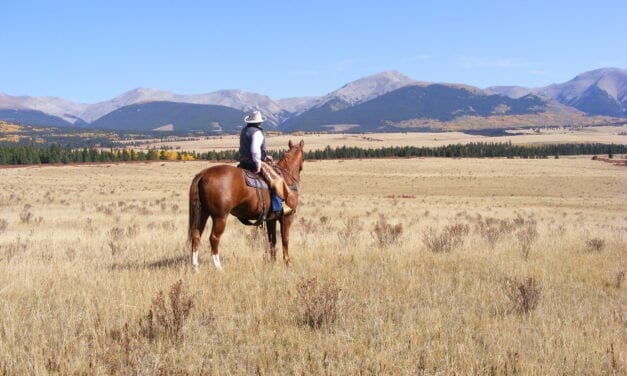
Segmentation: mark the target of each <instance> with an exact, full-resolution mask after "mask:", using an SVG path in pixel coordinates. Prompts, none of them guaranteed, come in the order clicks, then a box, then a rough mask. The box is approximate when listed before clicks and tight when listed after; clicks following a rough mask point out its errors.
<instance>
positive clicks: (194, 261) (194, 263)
mask: <svg viewBox="0 0 627 376" xmlns="http://www.w3.org/2000/svg"><path fill="white" fill-rule="evenodd" d="M198 265H199V264H198V251H196V252H192V266H193V267H194V269H198Z"/></svg>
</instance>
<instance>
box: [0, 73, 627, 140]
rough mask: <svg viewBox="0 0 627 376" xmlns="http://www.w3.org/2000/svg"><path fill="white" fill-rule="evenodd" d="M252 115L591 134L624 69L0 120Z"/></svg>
mask: <svg viewBox="0 0 627 376" xmlns="http://www.w3.org/2000/svg"><path fill="white" fill-rule="evenodd" d="M254 109H258V110H260V111H262V113H263V114H264V116H265V117H266V118H267V121H266V124H267V128H271V129H278V130H282V131H299V130H304V131H346V130H350V131H358V132H363V131H399V130H403V131H412V130H425V129H432V130H435V129H445V130H453V129H455V130H468V129H485V128H511V127H532V126H542V125H548V126H557V125H582V126H585V125H593V124H604V123H611V122H624V121H626V119H627V70H625V69H620V68H602V69H597V70H593V71H589V72H585V73H582V74H580V75H578V76H576V77H575V78H573V79H572V80H570V81H567V82H564V83H556V84H552V85H548V86H545V87H539V88H526V87H519V86H494V87H488V88H485V89H480V88H477V87H473V86H470V85H464V84H450V83H433V82H423V81H417V80H414V79H412V78H409V77H407V76H405V75H403V74H401V73H399V72H396V71H388V72H383V73H379V74H375V75H372V76H368V77H364V78H361V79H358V80H356V81H353V82H350V83H348V84H346V85H344V86H342V87H341V88H339V89H337V90H335V91H333V92H331V93H329V94H327V95H324V96H321V97H300V98H286V99H278V100H274V99H272V98H270V97H268V96H266V95H262V94H256V93H249V92H245V91H242V90H220V91H216V92H212V93H206V94H199V95H180V94H174V93H171V92H169V91H162V90H154V89H145V88H137V89H133V90H130V91H128V92H126V93H124V94H122V95H120V96H118V97H115V98H113V99H111V100H108V101H103V102H100V103H94V104H85V103H75V102H71V101H68V100H64V99H61V98H56V97H31V96H10V95H7V94H3V93H0V120H5V121H9V122H13V123H18V124H30V125H45V126H57V127H59V126H66V127H91V128H100V129H125V130H144V131H145V130H161V131H183V132H185V131H196V130H198V131H205V132H236V131H237V130H238V129H239V128H240V127H241V125H242V124H243V118H244V116H245V115H246V113H247V112H249V111H251V110H254Z"/></svg>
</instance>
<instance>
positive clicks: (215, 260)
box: [211, 255, 222, 271]
mask: <svg viewBox="0 0 627 376" xmlns="http://www.w3.org/2000/svg"><path fill="white" fill-rule="evenodd" d="M211 261H213V266H215V267H216V269H217V270H218V271H222V264H221V263H220V255H211Z"/></svg>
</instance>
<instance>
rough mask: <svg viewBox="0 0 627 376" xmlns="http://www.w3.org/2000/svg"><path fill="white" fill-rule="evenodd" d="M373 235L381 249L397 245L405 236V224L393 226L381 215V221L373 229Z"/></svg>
mask: <svg viewBox="0 0 627 376" xmlns="http://www.w3.org/2000/svg"><path fill="white" fill-rule="evenodd" d="M371 235H372V237H373V238H374V240H375V243H376V244H377V245H378V246H379V247H387V246H390V245H393V244H396V243H398V242H399V241H400V240H401V236H402V235H403V224H402V223H398V224H396V225H391V224H389V223H387V220H386V219H385V217H384V216H383V215H380V216H379V220H378V221H377V223H375V225H374V227H373V228H372V232H371Z"/></svg>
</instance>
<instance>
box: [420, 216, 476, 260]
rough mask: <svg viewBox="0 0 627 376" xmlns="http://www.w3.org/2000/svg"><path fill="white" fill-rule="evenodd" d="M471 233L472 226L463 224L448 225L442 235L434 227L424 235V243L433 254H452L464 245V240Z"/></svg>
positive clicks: (428, 229)
mask: <svg viewBox="0 0 627 376" xmlns="http://www.w3.org/2000/svg"><path fill="white" fill-rule="evenodd" d="M469 232H470V226H468V225H467V224H462V223H456V224H452V225H448V226H446V227H444V229H443V230H442V232H441V233H438V231H437V230H435V229H434V228H433V227H429V228H427V229H426V230H425V231H424V232H423V233H422V242H423V244H424V245H425V247H427V249H428V250H430V251H431V252H435V253H443V252H450V251H451V250H453V248H455V247H458V246H459V245H461V244H463V243H464V238H465V237H466V236H467V235H468V233H469Z"/></svg>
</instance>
